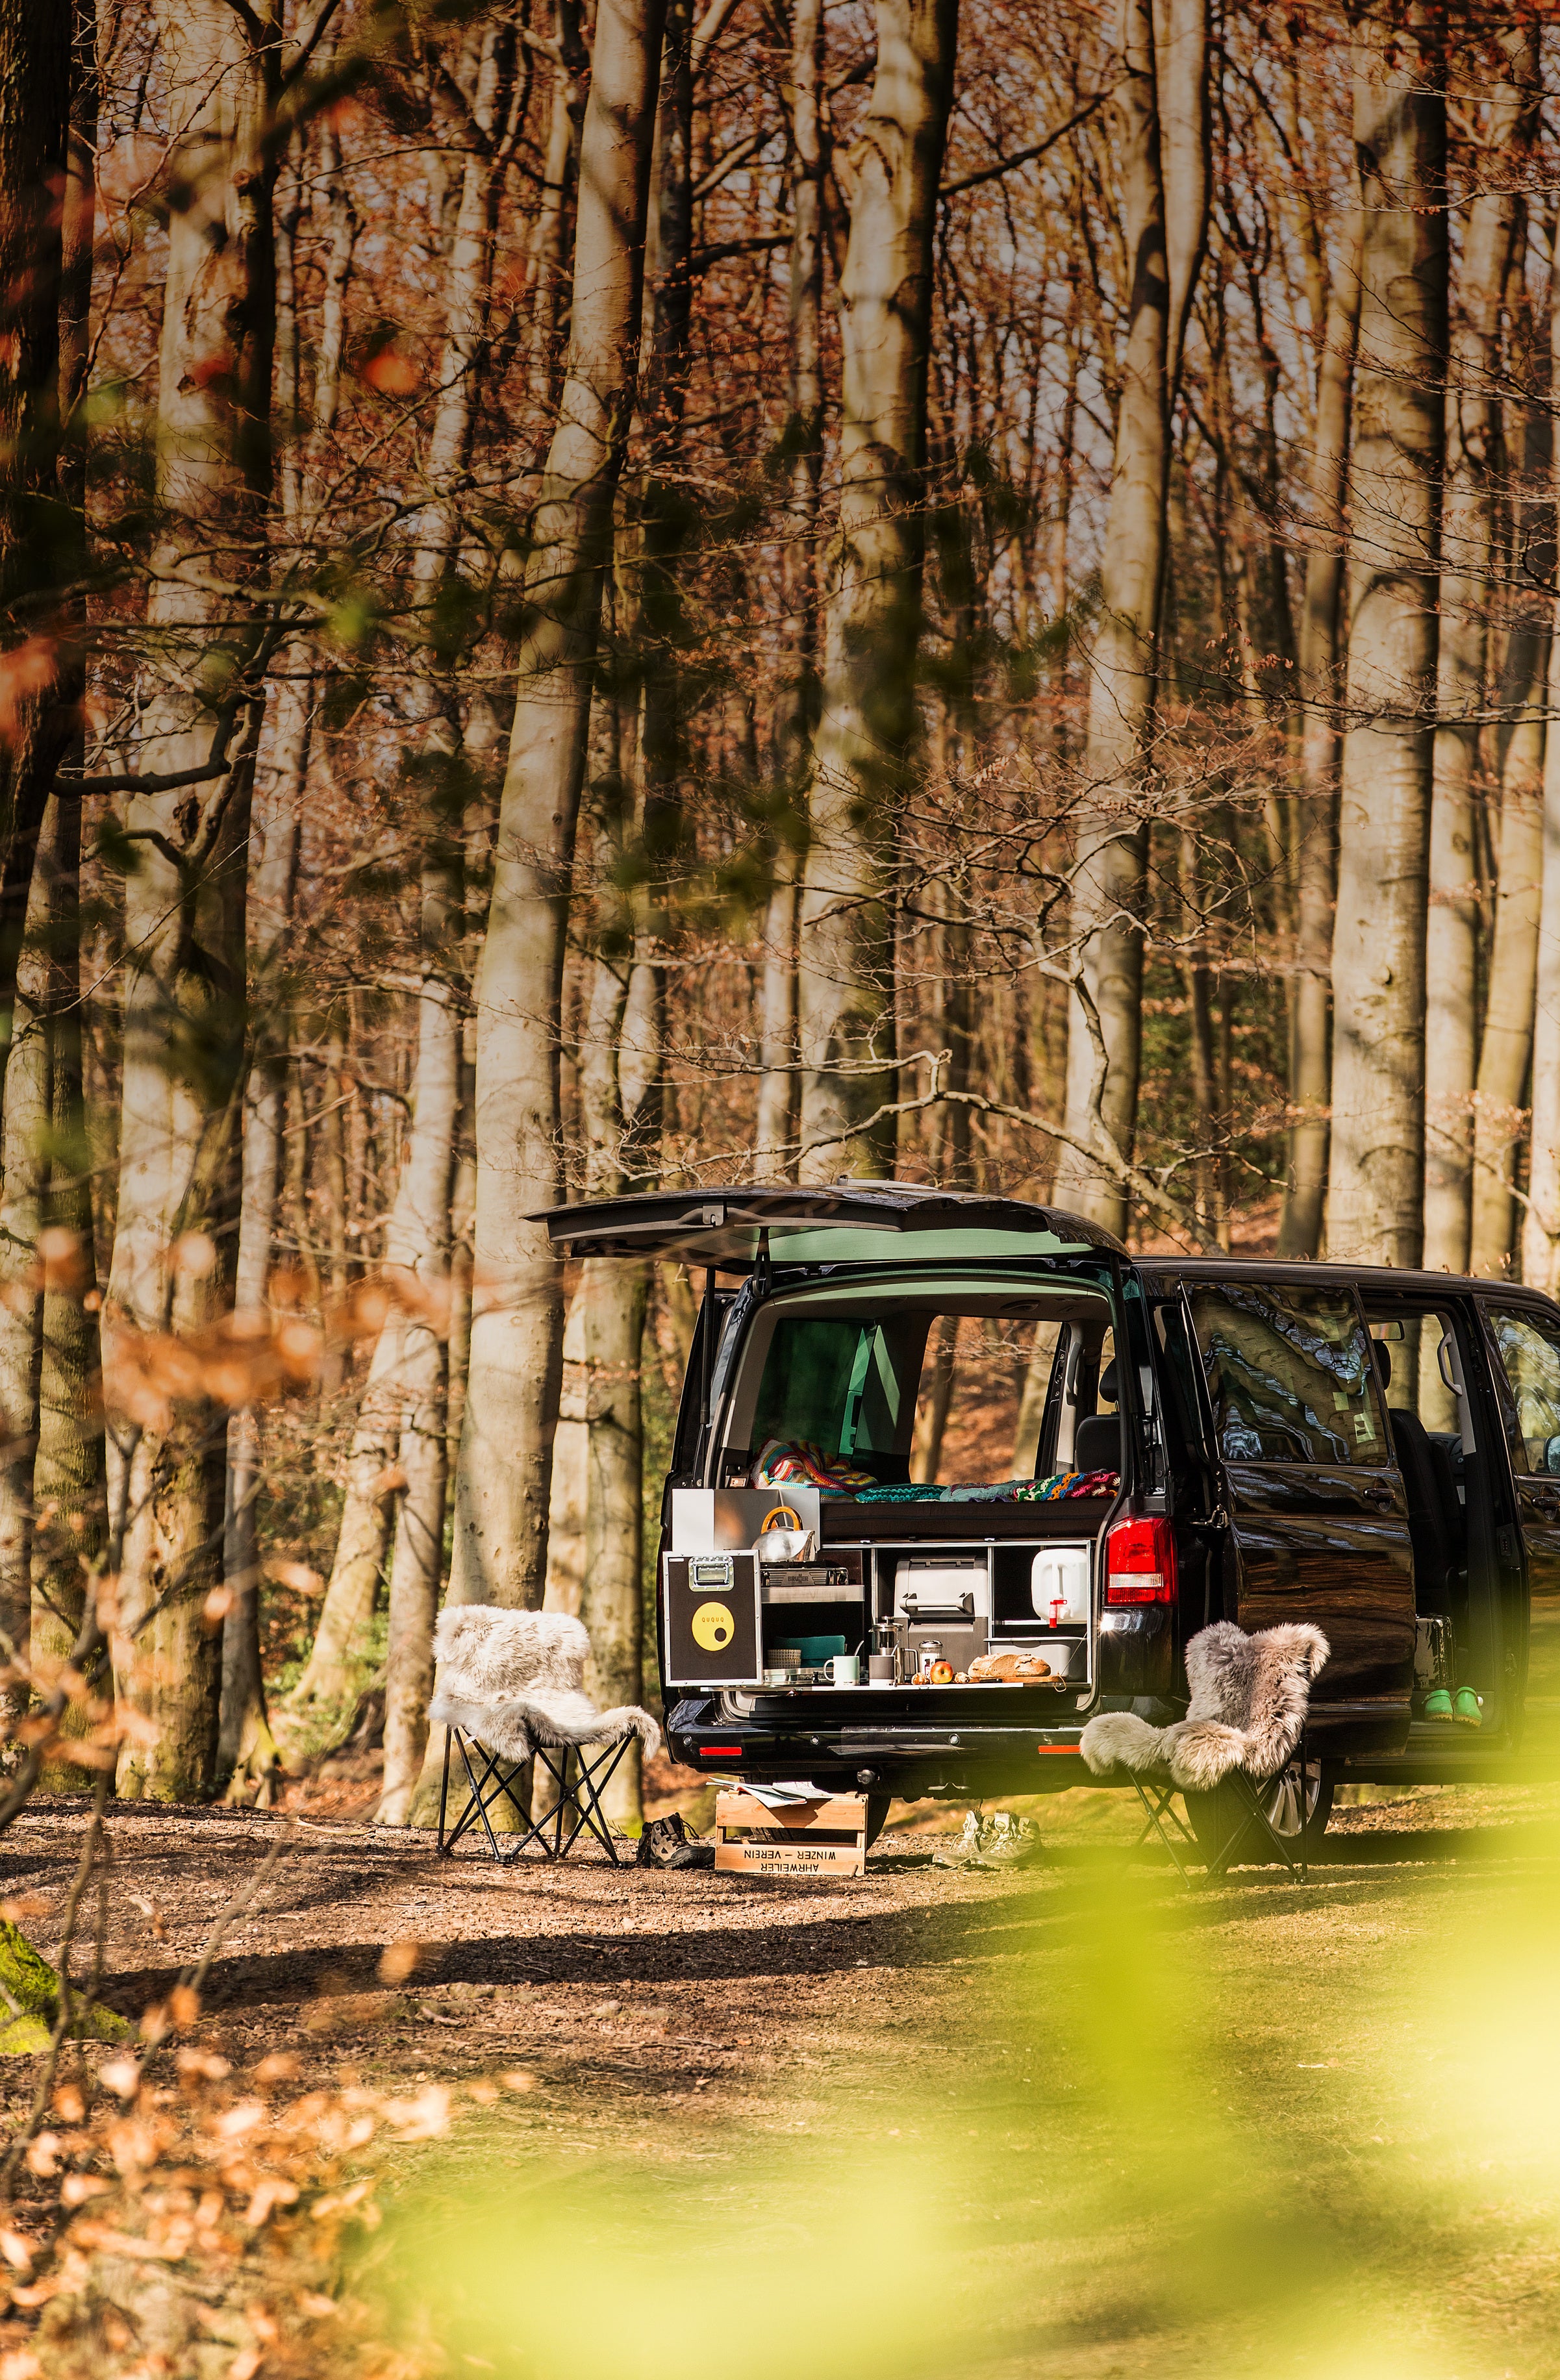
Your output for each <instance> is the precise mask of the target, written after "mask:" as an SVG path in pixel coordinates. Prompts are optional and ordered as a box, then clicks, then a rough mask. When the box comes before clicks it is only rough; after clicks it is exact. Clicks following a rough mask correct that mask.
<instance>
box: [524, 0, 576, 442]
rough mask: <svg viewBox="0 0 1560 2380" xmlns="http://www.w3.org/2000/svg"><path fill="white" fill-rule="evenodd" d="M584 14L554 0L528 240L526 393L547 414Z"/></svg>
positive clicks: (554, 371)
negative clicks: (549, 74) (536, 196)
mask: <svg viewBox="0 0 1560 2380" xmlns="http://www.w3.org/2000/svg"><path fill="white" fill-rule="evenodd" d="M582 14H583V11H582V9H581V7H580V5H579V0H555V8H554V30H555V39H556V42H557V48H558V55H557V56H556V58H555V61H554V66H553V91H552V106H551V111H550V113H549V115H548V121H547V152H546V159H545V163H544V164H543V167H542V200H541V204H540V206H539V207H538V209H537V213H536V228H535V232H534V234H533V236H532V245H531V254H532V258H533V260H534V261H533V269H532V273H531V321H530V395H531V401H532V403H533V404H534V405H535V406H536V407H537V408H538V410H539V411H540V412H542V413H543V414H545V415H547V416H551V414H552V411H553V408H554V406H555V403H556V401H557V387H558V365H559V357H558V324H559V322H560V321H561V320H562V315H563V299H564V284H565V278H566V276H565V272H564V254H565V249H566V245H567V226H568V201H569V193H570V185H571V183H572V181H573V178H574V162H575V155H576V152H577V151H578V149H579V133H580V125H581V121H582V119H583V115H584V111H585V87H586V84H587V82H588V80H589V78H590V59H589V57H588V55H587V54H586V50H585V42H584V35H583V31H582V29H581V17H582Z"/></svg>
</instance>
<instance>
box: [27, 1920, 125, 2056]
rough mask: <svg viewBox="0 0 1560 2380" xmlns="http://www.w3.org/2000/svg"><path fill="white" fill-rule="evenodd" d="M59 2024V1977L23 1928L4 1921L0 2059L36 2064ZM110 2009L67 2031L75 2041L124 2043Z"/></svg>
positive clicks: (81, 2018) (83, 2015)
mask: <svg viewBox="0 0 1560 2380" xmlns="http://www.w3.org/2000/svg"><path fill="white" fill-rule="evenodd" d="M57 2022H59V1976H58V1974H57V1973H56V1972H55V1969H54V1968H53V1967H51V1966H50V1964H49V1962H48V1961H47V1959H45V1958H44V1957H43V1955H42V1953H41V1952H39V1951H37V1950H35V1949H33V1947H32V1945H31V1943H30V1941H29V1940H28V1938H27V1937H26V1935H25V1934H24V1933H23V1932H22V1930H21V1928H20V1926H19V1925H13V1924H12V1923H11V1921H10V1919H9V1918H0V2057H3V2058H35V2057H36V2056H37V2055H38V2053H39V2051H40V2050H42V2049H47V2047H48V2046H49V2043H50V2041H51V2039H52V2038H53V2036H54V2030H55V2025H56V2024H57ZM129 2029H130V2028H129V2026H128V2024H127V2023H126V2022H125V2020H124V2018H123V2017H122V2016H116V2015H115V2014H114V2012H113V2010H111V2009H101V2008H93V2009H87V2010H83V2011H81V2012H80V2013H79V2015H78V2016H77V2018H76V2019H75V2021H74V2022H72V2023H71V2025H70V2027H69V2032H70V2037H71V2039H72V2040H74V2041H122V2040H123V2039H124V2038H125V2036H126V2034H128V2032H129Z"/></svg>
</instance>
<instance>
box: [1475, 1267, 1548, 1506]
mask: <svg viewBox="0 0 1560 2380" xmlns="http://www.w3.org/2000/svg"><path fill="white" fill-rule="evenodd" d="M1486 1315H1487V1319H1488V1321H1489V1325H1490V1329H1491V1330H1492V1332H1493V1335H1494V1342H1495V1345H1496V1346H1497V1347H1498V1348H1499V1350H1500V1358H1501V1363H1502V1365H1503V1366H1504V1367H1505V1377H1506V1378H1507V1380H1508V1381H1509V1382H1510V1384H1511V1399H1512V1403H1513V1404H1514V1405H1515V1406H1516V1408H1517V1440H1516V1442H1515V1443H1514V1445H1513V1447H1512V1450H1511V1451H1512V1455H1513V1458H1514V1460H1515V1462H1516V1463H1517V1469H1518V1470H1519V1471H1525V1472H1530V1473H1532V1472H1560V1324H1556V1323H1555V1322H1554V1321H1553V1320H1552V1319H1551V1318H1550V1317H1549V1316H1548V1315H1547V1314H1540V1313H1535V1312H1534V1311H1533V1309H1532V1308H1531V1307H1529V1306H1523V1307H1517V1306H1504V1307H1503V1306H1499V1305H1493V1306H1490V1307H1488V1308H1487V1309H1486Z"/></svg>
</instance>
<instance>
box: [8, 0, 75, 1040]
mask: <svg viewBox="0 0 1560 2380" xmlns="http://www.w3.org/2000/svg"><path fill="white" fill-rule="evenodd" d="M73 17H74V11H73V9H72V7H71V6H70V5H69V4H68V0H57V5H55V6H52V7H46V8H38V7H36V6H30V5H29V0H4V5H3V6H0V340H3V341H4V348H5V357H6V368H5V371H4V373H3V374H0V611H3V613H4V614H5V617H6V621H7V623H8V624H12V625H7V626H6V632H5V639H4V640H5V642H6V644H7V645H8V646H13V647H14V646H15V645H17V644H19V643H21V642H23V641H24V639H25V640H26V642H27V643H28V645H29V648H30V653H29V661H28V662H27V663H25V664H24V665H23V666H22V667H20V668H19V669H18V670H17V671H16V672H15V673H13V674H9V675H8V677H7V687H8V690H9V691H8V704H9V709H10V717H9V719H8V722H7V726H6V735H5V736H4V737H3V738H0V1031H3V1030H4V1029H5V1021H6V1019H8V1017H9V1013H10V1008H11V1002H12V997H13V993H14V990H15V983H16V968H17V962H18V954H19V952H20V948H21V940H22V932H23V926H24V920H25V917H26V912H27V893H28V880H29V876H30V871H31V867H32V850H33V845H34V844H35V842H36V840H37V836H38V831H39V827H40V825H41V824H42V821H43V805H44V803H45V801H46V800H47V799H48V795H49V789H50V786H51V785H52V783H53V782H54V775H55V769H56V767H57V766H58V764H59V762H60V760H61V759H62V758H63V757H64V754H65V751H66V747H67V744H68V743H69V741H70V738H71V736H72V735H73V734H74V732H75V730H76V726H77V719H78V712H77V705H78V703H79V698H80V692H81V682H82V680H81V647H80V643H79V637H76V636H74V635H72V634H70V633H69V632H68V631H61V630H60V629H58V628H57V627H55V625H51V623H52V620H53V614H54V613H55V610H56V609H57V601H55V600H51V601H50V602H49V605H48V610H47V611H43V609H42V608H41V606H40V604H39V601H38V598H39V597H40V596H43V595H44V594H45V593H46V592H47V591H48V590H53V589H58V588H59V587H60V586H61V585H63V584H67V583H68V582H69V580H70V579H71V578H72V577H73V576H74V575H75V568H76V563H77V559H78V556H77V553H76V548H77V545H78V540H79V523H78V521H77V519H76V518H75V516H74V515H73V514H72V513H70V512H67V510H66V508H65V507H63V506H61V505H60V504H58V503H57V502H56V501H55V497H56V492H57V490H58V486H59V443H58V442H59V428H60V415H59V400H60V394H61V385H60V377H59V374H60V305H61V296H62V286H61V265H62V240H61V234H62V209H61V206H60V197H61V193H62V191H68V189H69V188H70V180H71V174H72V154H71V134H70V126H71V101H72V82H71V41H72V32H73V30H74V28H73ZM82 31H83V35H84V36H85V35H87V34H88V33H90V19H89V20H84V22H83V27H82ZM79 164H80V160H79V147H78V148H77V150H76V162H75V168H74V171H75V177H76V179H77V180H78V181H79ZM76 228H77V231H78V234H79V222H78V225H77V226H76ZM76 310H77V311H78V312H79V310H80V308H79V301H78V303H77V308H76ZM18 615H19V619H20V621H21V623H22V624H23V625H21V626H20V627H18V625H14V624H15V623H16V622H17V621H18ZM30 620H32V621H36V622H37V623H38V624H39V625H37V626H36V627H35V628H34V629H33V630H32V633H31V634H30V636H29V635H28V631H27V626H26V624H27V623H28V622H29V621H30ZM3 1046H4V1042H3V1039H0V1048H3Z"/></svg>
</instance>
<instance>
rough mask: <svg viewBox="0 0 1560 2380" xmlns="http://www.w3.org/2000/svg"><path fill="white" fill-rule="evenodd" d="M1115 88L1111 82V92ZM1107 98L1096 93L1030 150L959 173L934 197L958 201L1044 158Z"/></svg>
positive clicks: (1020, 151) (1023, 150)
mask: <svg viewBox="0 0 1560 2380" xmlns="http://www.w3.org/2000/svg"><path fill="white" fill-rule="evenodd" d="M1111 90H1112V91H1114V90H1115V84H1114V83H1113V84H1112V86H1111ZM1110 95H1111V92H1110V91H1096V92H1095V93H1094V96H1093V98H1092V99H1091V100H1090V101H1089V103H1088V104H1087V105H1086V106H1084V107H1080V108H1079V111H1078V114H1077V115H1069V116H1068V118H1067V120H1066V123H1065V124H1059V125H1058V126H1057V127H1056V129H1055V131H1054V132H1048V133H1047V134H1046V136H1045V138H1044V140H1037V141H1036V142H1035V144H1034V146H1033V148H1032V149H1020V150H1018V152H1017V154H1016V155H1014V156H1012V157H999V158H998V159H997V161H996V164H994V165H982V166H981V169H980V171H979V172H978V173H974V174H961V175H960V176H959V177H958V179H957V182H945V183H944V185H943V187H942V188H941V189H940V190H939V191H938V193H937V196H938V197H939V198H940V199H957V197H958V195H959V193H960V191H961V190H974V189H978V188H980V186H981V183H982V182H994V181H996V180H998V179H999V178H1000V177H1001V176H1002V175H1004V174H1012V173H1015V172H1016V171H1017V170H1018V167H1019V166H1020V165H1032V164H1034V161H1035V159H1036V158H1037V157H1043V156H1044V154H1045V152H1046V151H1047V150H1048V149H1054V147H1055V146H1056V143H1057V141H1058V140H1066V137H1067V135H1068V133H1069V132H1076V131H1077V130H1078V128H1079V125H1080V124H1087V122H1088V121H1089V118H1090V117H1091V115H1093V113H1094V111H1095V109H1096V108H1097V107H1099V106H1100V105H1101V103H1103V101H1105V100H1107V99H1109V97H1110Z"/></svg>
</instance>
